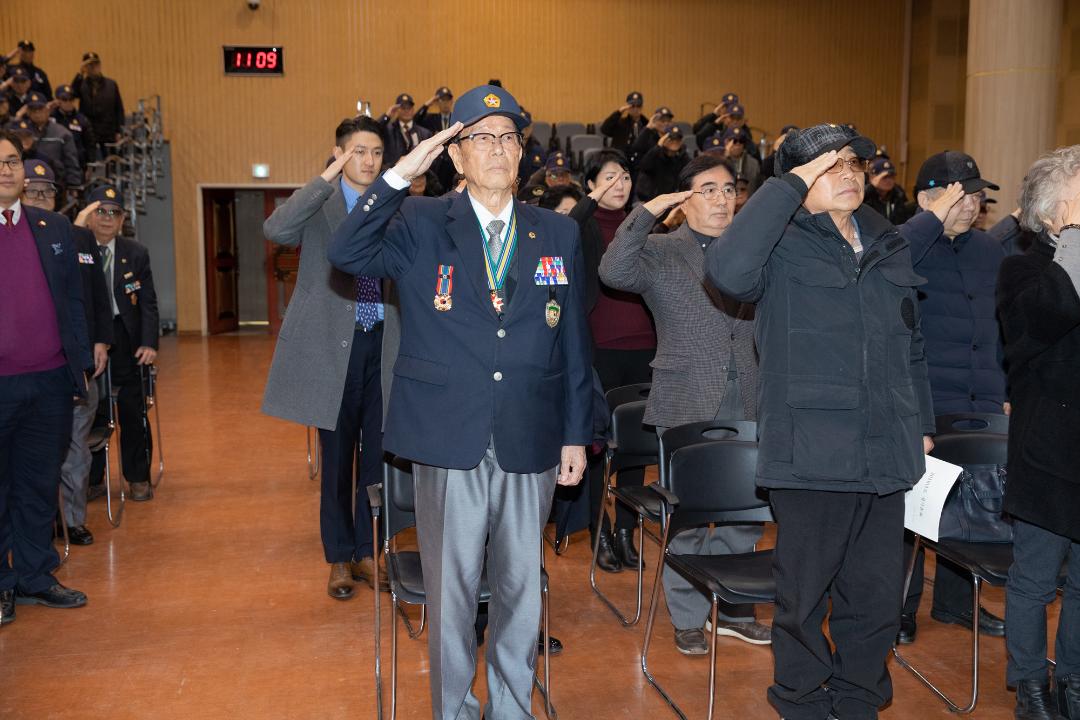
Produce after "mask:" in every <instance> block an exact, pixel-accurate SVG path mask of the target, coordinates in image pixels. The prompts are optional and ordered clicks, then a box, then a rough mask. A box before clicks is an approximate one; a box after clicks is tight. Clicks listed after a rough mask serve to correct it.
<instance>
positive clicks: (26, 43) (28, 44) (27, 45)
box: [19, 40, 37, 52]
mask: <svg viewBox="0 0 1080 720" xmlns="http://www.w3.org/2000/svg"><path fill="white" fill-rule="evenodd" d="M19 49H20V50H29V51H30V52H34V50H36V49H37V48H35V47H34V41H33V40H20V41H19Z"/></svg>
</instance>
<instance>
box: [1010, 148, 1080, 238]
mask: <svg viewBox="0 0 1080 720" xmlns="http://www.w3.org/2000/svg"><path fill="white" fill-rule="evenodd" d="M1077 174H1080V145H1069V146H1067V147H1061V148H1058V149H1057V150H1054V151H1053V152H1050V153H1047V154H1046V155H1043V156H1042V157H1041V158H1039V159H1038V160H1036V161H1035V164H1034V165H1032V166H1031V169H1029V170H1028V172H1027V175H1026V176H1025V177H1024V185H1023V187H1022V188H1021V190H1020V225H1022V226H1023V227H1024V228H1026V229H1028V230H1032V231H1034V232H1041V231H1042V230H1043V229H1045V223H1044V222H1043V219H1044V218H1049V217H1053V215H1054V212H1055V210H1056V208H1057V204H1058V202H1059V201H1060V200H1061V190H1062V188H1063V187H1064V186H1065V184H1066V183H1068V182H1069V181H1070V180H1072V178H1073V177H1075V176H1076V175H1077Z"/></svg>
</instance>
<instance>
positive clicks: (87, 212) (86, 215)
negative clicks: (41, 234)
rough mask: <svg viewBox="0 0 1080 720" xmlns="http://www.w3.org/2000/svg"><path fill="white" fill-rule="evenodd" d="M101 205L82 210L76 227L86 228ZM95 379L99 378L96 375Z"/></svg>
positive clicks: (76, 220)
mask: <svg viewBox="0 0 1080 720" xmlns="http://www.w3.org/2000/svg"><path fill="white" fill-rule="evenodd" d="M99 205H101V201H100V200H95V201H94V202H92V203H90V204H89V205H87V206H86V207H84V208H83V209H82V210H80V211H79V214H78V215H77V216H76V217H75V225H76V227H86V221H87V220H88V219H89V218H90V216H91V215H93V214H94V211H95V210H97V209H98V206H99ZM95 377H97V376H96V375H95Z"/></svg>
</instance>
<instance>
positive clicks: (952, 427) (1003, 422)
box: [934, 412, 1009, 435]
mask: <svg viewBox="0 0 1080 720" xmlns="http://www.w3.org/2000/svg"><path fill="white" fill-rule="evenodd" d="M934 423H935V424H936V425H937V434H938V435H946V434H949V433H954V432H988V433H998V434H999V435H1008V434H1009V416H1008V415H997V414H994V413H974V412H972V413H953V414H951V415H938V416H937V417H936V418H934Z"/></svg>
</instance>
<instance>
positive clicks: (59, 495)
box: [56, 488, 71, 568]
mask: <svg viewBox="0 0 1080 720" xmlns="http://www.w3.org/2000/svg"><path fill="white" fill-rule="evenodd" d="M56 500H57V503H56V507H58V508H59V509H60V512H59V513H57V514H58V515H60V526H61V527H62V528H64V555H63V557H61V558H60V564H59V565H57V566H56V567H58V568H60V567H63V566H64V563H66V562H67V559H68V557H69V556H70V555H71V537H70V536H69V535H68V524H67V518H66V517H64V491H63V490H62V489H59V488H58V489H57V491H56Z"/></svg>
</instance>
